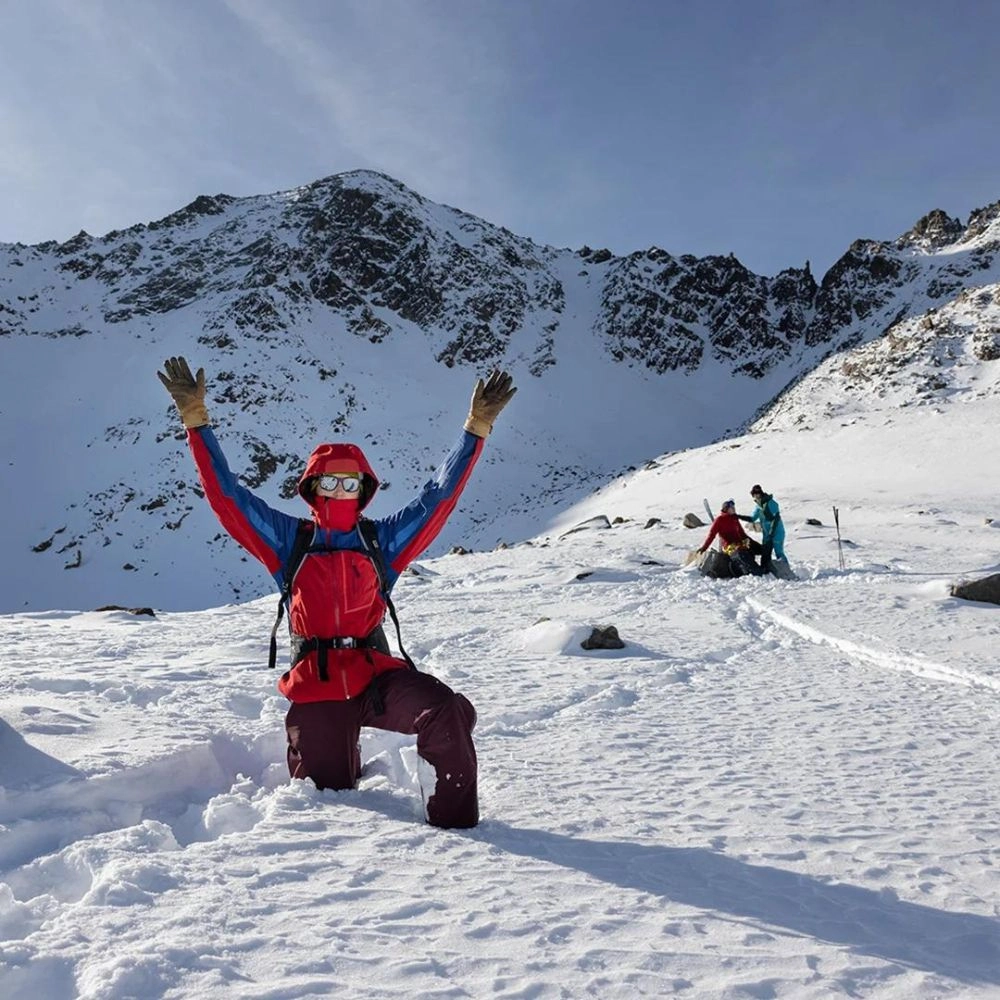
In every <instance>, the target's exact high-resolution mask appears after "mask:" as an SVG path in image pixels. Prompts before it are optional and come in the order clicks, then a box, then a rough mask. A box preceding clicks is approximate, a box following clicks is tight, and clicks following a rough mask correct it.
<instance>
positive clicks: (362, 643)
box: [291, 625, 386, 681]
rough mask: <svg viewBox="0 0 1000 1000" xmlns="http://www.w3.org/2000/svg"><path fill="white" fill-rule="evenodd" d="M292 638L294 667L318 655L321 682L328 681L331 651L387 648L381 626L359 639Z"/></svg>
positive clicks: (336, 637)
mask: <svg viewBox="0 0 1000 1000" xmlns="http://www.w3.org/2000/svg"><path fill="white" fill-rule="evenodd" d="M291 638H292V667H294V666H295V665H296V664H297V663H301V662H302V661H303V660H304V659H305V658H306V657H307V656H308V655H309V654H310V653H313V652H315V653H316V669H317V672H318V673H319V679H320V680H321V681H328V680H329V679H330V674H329V672H328V670H327V654H328V653H329V651H330V650H331V649H378V650H380V651H381V650H382V649H383V648H384V647H385V644H386V643H385V633H384V632H383V631H382V626H381V625H380V626H379V627H378V628H377V629H375V631H374V632H371V633H370V634H368V635H366V636H363V637H361V638H358V637H357V636H353V635H334V636H330V637H329V638H323V637H321V636H318V635H310V636H305V635H297V634H296V633H295V632H293V633H291Z"/></svg>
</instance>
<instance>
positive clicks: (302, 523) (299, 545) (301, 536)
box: [267, 517, 316, 670]
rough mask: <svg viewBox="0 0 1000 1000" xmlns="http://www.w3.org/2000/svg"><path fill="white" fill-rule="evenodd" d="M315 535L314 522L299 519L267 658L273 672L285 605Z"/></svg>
mask: <svg viewBox="0 0 1000 1000" xmlns="http://www.w3.org/2000/svg"><path fill="white" fill-rule="evenodd" d="M315 533H316V527H315V525H314V524H313V523H312V521H310V520H309V519H308V518H305V517H302V518H299V524H298V527H297V528H296V529H295V541H294V542H293V543H292V551H291V553H290V554H289V556H288V562H286V563H285V572H284V575H283V576H282V580H281V595H280V596H279V598H278V613H277V615H276V617H275V619H274V625H273V627H272V628H271V648H270V651H269V653H268V658H267V665H268V667H269V668H270V669H271V670H273V669H274V665H275V663H276V662H277V659H278V626H279V625H280V624H281V619H282V618H284V617H285V604H286V603H287V602H288V595H289V594H290V593H291V590H292V581H293V580H294V579H295V574H296V573H297V572H298V570H299V566H300V565H301V564H302V560H303V559H305V557H306V552H308V551H309V546H310V545H312V541H313V536H314V535H315Z"/></svg>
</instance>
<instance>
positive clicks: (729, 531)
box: [701, 514, 750, 552]
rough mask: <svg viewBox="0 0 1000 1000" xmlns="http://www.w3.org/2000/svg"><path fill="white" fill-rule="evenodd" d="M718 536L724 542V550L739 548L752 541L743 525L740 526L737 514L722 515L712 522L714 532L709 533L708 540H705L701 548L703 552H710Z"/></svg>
mask: <svg viewBox="0 0 1000 1000" xmlns="http://www.w3.org/2000/svg"><path fill="white" fill-rule="evenodd" d="M716 535H718V536H719V539H720V540H721V541H722V548H723V550H725V549H726V547H727V546H730V545H734V546H736V547H737V548H739V547H742V545H743V543H744V542H749V541H750V537H749V536H748V535H747V533H746V532H745V531H744V530H743V525H742V524H740V519H739V518H738V517H737V516H736V515H735V514H720V515H719V516H718V517H717V518H716V519H715V520H714V521H713V522H712V530H711V531H709V533H708V538H706V539H705V544H704V545H702V547H701V551H702V552H706V551H707V550H708V547H709V545H711V544H712V542H713V541H714V540H715V536H716Z"/></svg>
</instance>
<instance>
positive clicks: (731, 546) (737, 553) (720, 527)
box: [698, 500, 763, 576]
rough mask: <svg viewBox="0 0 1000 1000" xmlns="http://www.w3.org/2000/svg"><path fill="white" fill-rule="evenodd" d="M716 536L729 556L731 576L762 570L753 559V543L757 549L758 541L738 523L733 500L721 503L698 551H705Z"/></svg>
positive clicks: (755, 573)
mask: <svg viewBox="0 0 1000 1000" xmlns="http://www.w3.org/2000/svg"><path fill="white" fill-rule="evenodd" d="M716 536H718V538H719V544H720V545H721V546H722V551H723V552H724V553H725V554H726V555H727V556H729V562H730V566H731V568H732V571H733V576H745V575H746V574H747V573H751V574H752V575H754V576H759V575H760V574H761V573H762V572H763V570H761V568H760V567H759V566H758V565H757V563H756V561H755V560H754V552H753V548H754V546H755V545H756V546H757V548H758V549H759V548H760V543H759V542H755V541H754V540H753V539H752V538H750V536H749V535H748V534H747V533H746V532H745V531H744V530H743V525H742V524H740V519H739V517H737V515H736V501H735V500H727V501H726V502H725V503H724V504H723V505H722V510H721V511H720V512H719V514H718V516H717V517H716V518H715V520H714V521H712V527H711V529H710V530H709V532H708V537H707V538H706V539H705V541H704V543H703V544H702V546H701V548H700V549H698V551H699V552H702V553H704V552H707V551H708V547H709V546H710V545H711V544H712V542H713V541H715V538H716Z"/></svg>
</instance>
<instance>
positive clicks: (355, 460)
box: [299, 444, 378, 514]
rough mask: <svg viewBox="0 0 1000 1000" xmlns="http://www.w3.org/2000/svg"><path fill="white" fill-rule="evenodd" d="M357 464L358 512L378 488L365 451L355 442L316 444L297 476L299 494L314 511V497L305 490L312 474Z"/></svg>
mask: <svg viewBox="0 0 1000 1000" xmlns="http://www.w3.org/2000/svg"><path fill="white" fill-rule="evenodd" d="M355 464H356V465H357V467H358V469H359V470H360V471H361V498H360V499H359V500H358V511H359V513H360V512H361V511H362V510H364V509H365V507H367V506H368V504H369V503H370V502H371V500H372V497H374V496H375V493H376V491H377V490H378V476H376V475H375V473H374V472H373V471H372V467H371V465H370V464H369V462H368V459H367V458H366V457H365V453H364V452H363V451H362V450H361V449H360V448H359V447H358V446H357V445H356V444H321V445H318V446H317V447H316V448H315V449H314V451H313V453H312V454H311V455H310V456H309V461H308V462H306V468H305V471H304V472H303V473H302V475H301V476H300V477H299V496H300V497H302V499H303V500H305V502H306V503H307V504H309V506H310V507H311V508H312V510H313V513H314V514H315V513H316V512H317V511H316V503H315V500H316V498H315V497H314V496H313V495H312V494H310V493H309V492H308V491H307V490H306V483H307V482H308V481H309V480H310V479H312V477H313V476H320V475H322V474H323V473H324V472H337V471H343V470H344V469H345V468H351V467H352V465H355Z"/></svg>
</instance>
